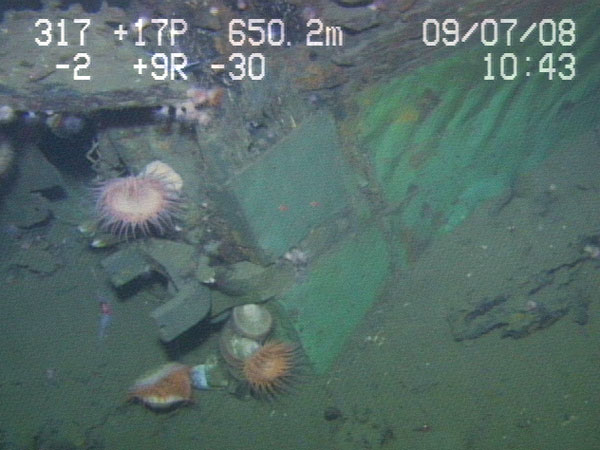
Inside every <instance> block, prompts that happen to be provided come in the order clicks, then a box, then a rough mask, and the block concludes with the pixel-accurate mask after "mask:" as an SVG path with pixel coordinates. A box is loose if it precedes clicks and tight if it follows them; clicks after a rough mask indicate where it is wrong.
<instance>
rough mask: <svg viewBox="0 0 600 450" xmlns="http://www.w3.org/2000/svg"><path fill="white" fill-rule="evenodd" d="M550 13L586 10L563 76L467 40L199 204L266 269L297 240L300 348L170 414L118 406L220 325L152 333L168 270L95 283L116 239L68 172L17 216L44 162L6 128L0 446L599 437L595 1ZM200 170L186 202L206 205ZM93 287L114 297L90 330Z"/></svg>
mask: <svg viewBox="0 0 600 450" xmlns="http://www.w3.org/2000/svg"><path fill="white" fill-rule="evenodd" d="M591 4H592V3H590V5H591ZM571 14H572V16H571ZM561 17H575V19H576V21H577V23H578V39H579V41H578V45H577V46H576V47H575V48H574V52H575V53H576V55H577V57H578V61H579V63H578V75H577V78H576V79H575V80H574V81H571V82H567V81H559V80H553V81H549V80H547V79H544V77H543V76H542V75H541V74H538V75H537V76H534V77H531V78H523V79H521V80H517V81H497V82H493V83H488V82H484V81H482V80H481V76H482V64H481V61H482V58H483V55H484V53H485V52H484V51H481V49H480V48H478V49H477V50H475V51H464V52H462V53H461V52H457V54H455V55H452V56H447V57H444V58H439V59H438V60H435V61H432V62H431V63H430V64H428V65H427V66H425V67H421V68H419V69H416V70H414V71H412V72H410V73H408V74H403V75H401V76H395V77H393V79H390V80H386V81H382V82H379V83H377V84H373V85H368V86H365V89H364V90H362V91H361V92H356V93H355V94H356V95H355V96H354V97H353V98H352V102H355V103H352V104H355V105H356V109H353V110H351V109H350V108H347V109H345V110H342V107H338V109H335V108H331V109H332V111H329V108H328V107H327V108H324V109H325V110H326V111H325V112H323V111H321V112H319V113H318V114H314V115H312V116H310V118H309V119H307V120H306V121H305V122H304V127H305V128H303V124H302V123H300V124H298V126H297V127H296V126H295V127H294V131H292V132H291V133H290V135H291V136H292V137H291V138H290V137H289V136H290V135H288V140H285V139H284V140H283V141H282V142H279V143H278V144H277V145H275V146H273V147H272V148H271V150H270V151H271V153H266V156H263V157H262V158H257V160H256V162H255V163H254V164H255V165H253V166H252V167H251V168H246V170H244V171H240V174H239V176H238V177H237V178H236V179H235V180H234V181H232V182H230V183H229V184H228V186H226V187H227V188H230V189H231V192H228V193H227V195H223V196H222V197H220V198H221V203H220V204H218V207H215V208H214V210H212V209H211V214H212V213H214V214H215V215H217V213H219V214H221V216H222V217H224V218H226V219H227V220H228V221H230V223H233V224H234V226H232V229H233V231H231V232H230V233H229V234H228V235H227V236H228V238H229V239H230V241H228V242H227V243H228V244H231V248H233V247H235V245H238V246H239V247H240V248H241V249H242V250H243V251H247V253H245V255H248V256H247V257H248V259H253V260H255V261H256V260H260V261H261V263H264V264H267V263H269V264H273V263H276V264H288V265H289V264H291V263H290V262H289V261H288V262H285V261H283V260H285V258H286V256H285V253H284V252H285V251H286V250H289V249H290V247H294V246H295V245H298V246H300V247H301V248H302V249H303V250H306V253H307V258H308V261H301V262H300V263H296V264H295V266H294V267H293V270H294V275H295V278H294V283H293V285H292V286H287V281H286V283H282V284H286V289H285V290H282V292H278V293H277V295H276V296H275V298H274V299H270V300H269V301H272V302H277V303H278V305H281V306H282V308H278V310H280V311H284V312H285V313H286V314H287V316H286V317H285V318H284V317H280V318H279V319H280V320H281V322H282V323H283V322H284V321H285V323H286V326H289V327H290V329H292V331H293V332H290V335H294V336H296V337H297V339H298V340H299V343H300V344H301V345H302V347H303V352H304V353H305V356H306V358H307V364H306V367H304V369H303V372H302V373H301V377H300V378H301V380H300V382H299V383H298V384H297V385H295V386H294V389H292V392H291V393H290V394H288V395H281V396H278V397H277V398H276V399H275V400H273V401H264V400H257V399H255V398H248V397H244V396H243V395H241V396H240V395H234V394H235V393H233V392H228V390H226V389H224V390H219V389H214V390H209V391H196V392H195V393H194V402H193V403H192V404H190V405H186V406H183V407H181V408H179V409H176V410H174V411H171V412H167V413H156V412H154V411H150V410H148V409H147V408H144V407H143V406H141V405H139V404H132V403H129V402H127V391H128V388H129V386H131V385H132V383H133V382H134V380H135V379H136V378H137V377H138V376H139V375H140V374H142V373H143V372H145V371H147V370H148V369H151V368H153V367H158V366H160V365H161V364H163V363H164V362H166V361H170V360H175V361H179V362H181V363H184V364H189V365H194V364H198V363H199V362H202V361H204V360H205V359H206V358H207V357H209V356H212V355H217V354H218V353H219V343H218V339H219V326H218V325H214V326H211V327H208V326H207V327H206V328H205V329H204V330H194V331H193V332H192V333H191V335H188V336H186V337H185V339H182V340H181V341H176V342H175V343H173V344H170V345H165V344H163V343H161V342H160V341H159V339H158V333H157V329H156V324H155V323H154V321H153V320H152V319H151V316H150V313H151V312H152V311H153V310H154V309H155V308H156V307H157V306H159V305H161V304H163V303H164V302H165V301H166V300H167V299H168V298H169V296H170V295H171V294H172V293H171V292H169V291H168V289H167V288H166V283H165V282H164V280H162V282H157V283H154V282H152V283H151V281H153V280H149V279H146V280H145V283H142V287H143V288H142V289H139V290H137V291H133V292H129V293H128V295H126V296H123V297H117V295H116V294H115V292H113V291H112V290H110V289H108V290H107V284H106V280H105V279H104V277H105V274H104V273H103V270H102V267H101V265H100V262H101V260H102V259H103V258H105V257H106V256H107V255H109V254H111V253H112V252H113V251H114V250H115V248H114V247H111V248H106V249H91V248H90V246H89V240H87V239H86V238H85V237H83V236H82V235H81V234H80V233H79V232H78V231H77V225H78V224H80V223H82V222H83V221H84V220H85V219H88V218H90V217H91V216H92V214H93V212H92V210H93V207H91V206H90V194H89V192H88V185H89V184H90V183H89V182H90V181H91V180H85V182H82V180H81V179H74V178H73V177H71V176H67V175H66V174H63V175H64V178H63V179H62V183H63V184H64V185H63V187H64V188H65V190H66V191H67V192H68V194H69V195H68V196H67V197H66V198H62V199H58V200H53V201H51V202H50V204H49V208H50V209H51V210H52V216H51V218H50V219H48V222H46V221H44V222H43V223H41V224H36V226H33V227H31V228H28V229H25V230H19V229H15V223H19V221H20V220H25V218H24V216H29V215H34V214H37V213H39V210H37V209H36V208H31V207H30V206H31V205H30V204H28V205H25V203H24V202H25V201H32V200H31V197H27V195H30V192H29V191H28V186H30V185H31V184H30V183H31V179H34V178H36V176H39V178H42V176H41V175H39V174H38V173H36V171H35V170H32V169H31V167H32V166H31V164H30V160H29V157H30V156H31V155H33V154H34V152H35V151H36V149H35V146H32V145H31V143H30V141H27V140H26V139H22V140H20V138H22V135H20V134H19V133H18V132H15V131H14V130H8V129H7V130H5V129H1V130H0V131H1V132H2V133H4V132H5V131H6V133H15V136H17V138H18V139H16V142H17V143H18V144H19V145H20V146H17V147H16V148H18V151H17V152H16V153H17V157H16V160H15V166H16V167H17V168H18V170H17V171H16V172H15V173H14V174H13V177H12V178H6V179H4V183H5V185H3V189H4V191H3V193H2V200H1V203H0V213H1V214H0V227H1V229H2V235H1V239H0V253H1V255H0V282H1V286H2V294H1V295H0V302H1V303H2V309H1V310H0V311H1V313H0V336H1V337H2V339H1V340H0V364H1V368H0V449H11V450H14V449H19V450H21V449H111V450H133V449H173V450H176V449H185V450H188V449H195V448H198V449H200V448H203V449H228V450H235V449H240V450H241V449H245V450H248V449H257V450H265V449H276V448H286V449H348V450H353V449H357V450H358V449H376V448H382V449H415V450H429V449H431V450H434V449H435V450H440V449H442V450H470V449H473V450H479V449H486V450H496V449H498V450H500V449H502V450H505V449H514V450H531V449H543V450H559V449H560V450H564V449H569V450H592V449H595V448H600V431H599V429H598V426H597V424H598V422H599V420H600V408H599V407H598V398H599V395H600V376H599V371H598V348H599V346H600V325H599V323H600V321H599V320H598V318H599V317H600V303H599V297H598V286H599V283H600V260H599V259H598V255H597V254H595V253H594V251H595V250H597V249H598V246H600V221H599V218H598V211H599V210H600V195H599V192H600V179H599V178H598V173H600V159H599V158H598V152H599V150H600V113H599V112H598V111H599V110H598V108H597V107H596V105H598V103H599V102H600V86H599V83H598V80H599V79H600V77H599V74H600V62H599V60H598V58H597V55H598V54H599V53H598V52H599V51H600V38H599V36H598V33H597V32H596V31H595V30H596V24H597V23H598V20H599V19H600V13H599V12H598V8H596V7H590V8H589V10H586V9H585V8H583V7H580V8H579V9H577V8H576V9H575V10H573V11H566V12H565V11H563V13H562V15H561ZM528 50H532V52H533V53H532V55H536V56H537V57H540V55H541V54H542V53H543V49H541V48H540V47H539V46H537V47H536V46H535V45H533V44H530V43H528V45H525V46H522V47H519V51H522V52H527V51H528ZM555 51H558V50H556V49H555ZM457 73H458V74H460V75H458V76H457V75H456V74H457ZM345 104H347V103H345ZM334 117H335V121H334ZM306 123H308V124H309V127H307V125H306ZM306 130H309V131H306ZM153 132H154V131H153ZM207 133H208V132H207ZM303 133H304V134H303ZM133 134H134V133H132V135H133ZM190 135H191V133H190V131H189V130H184V132H182V133H181V134H178V135H177V136H176V137H175V138H173V141H177V142H176V144H173V148H174V150H173V149H172V148H170V147H168V146H165V155H166V156H167V155H168V157H171V158H175V161H176V162H177V164H179V166H180V167H182V171H181V172H182V173H184V174H185V176H184V180H185V183H188V181H187V177H188V176H189V177H192V176H195V174H196V172H195V170H196V168H197V167H196V166H194V165H192V164H190V163H189V161H190V160H191V159H193V158H196V159H202V158H201V157H200V156H199V155H196V154H194V153H193V152H191V151H189V148H188V146H187V143H186V142H187V141H186V139H191V138H189V136H190ZM152 136H154V135H152ZM158 136H159V137H160V138H164V139H165V141H168V139H169V138H165V137H164V136H166V134H164V133H163V134H160V133H158ZM129 139H131V142H135V141H134V140H133V137H131V136H129ZM211 139H215V136H211ZM157 140H158V138H157ZM126 141H127V139H126V138H123V142H126ZM25 142H28V143H27V144H25ZM182 142H183V143H182ZM320 142H321V143H322V142H326V144H327V145H326V146H325V147H326V148H319V143H320ZM132 146H133V147H135V144H132ZM167 149H168V151H167ZM326 150H331V151H332V152H334V153H332V154H327V155H324V156H322V157H321V156H320V155H319V152H320V151H326ZM136 151H137V150H136ZM169 152H170V153H169ZM136 154H137V153H136ZM196 159H194V161H195V160H196ZM223 160H225V158H223ZM28 161H29V162H28ZM342 161H343V163H342ZM319 162H322V164H321V165H319ZM177 164H174V165H175V166H177ZM261 164H262V165H261ZM317 165H318V168H317ZM183 168H186V169H183ZM311 168H314V169H312V170H311ZM317 169H318V170H317ZM231 170H232V172H234V170H233V169H231ZM329 172H331V173H329ZM333 172H335V173H333ZM48 176H49V175H48ZM203 176H206V177H207V178H209V175H207V174H206V173H204V174H203ZM219 176H221V175H219ZM27 177H29V178H30V179H29V180H27V179H26V178H27ZM197 178H198V179H202V177H200V176H198V177H197ZM198 179H195V180H193V181H191V182H190V183H188V184H186V185H185V186H189V185H190V184H191V185H192V186H194V190H190V192H189V194H188V195H189V196H190V198H189V199H188V200H193V201H194V202H196V203H197V204H196V203H194V207H192V208H190V210H191V211H189V213H190V215H193V214H195V213H197V214H198V215H201V213H198V211H202V209H203V208H204V209H210V208H211V205H209V206H202V207H200V206H198V205H200V203H201V202H202V201H205V199H206V197H205V196H204V192H202V195H200V194H198V193H197V192H196V190H198V191H199V190H200V188H198V185H201V184H202V181H198ZM196 188H197V189H196ZM211 188H212V189H216V188H215V187H214V186H212V187H211ZM218 188H219V189H221V188H222V186H219V187H218ZM207 191H209V189H207ZM263 191H264V193H265V195H264V196H263V197H261V195H260V194H261V192H263ZM25 198H27V199H29V200H24V199H25ZM211 201H212V199H211ZM228 202H230V203H228ZM26 206H27V207H26ZM194 208H196V209H194ZM219 208H220V209H221V211H220V212H219ZM224 208H225V209H226V208H229V210H227V211H223V209H224ZM33 210H35V211H33ZM30 220H33V219H30ZM187 220H189V221H193V220H194V217H192V218H191V219H190V218H189V217H187ZM206 220H207V221H210V218H207V219H206ZM209 223H210V226H214V225H215V224H218V223H219V222H218V221H215V222H209ZM207 228H209V227H207ZM203 232H204V233H205V234H204V235H203V236H200V237H199V238H195V237H193V236H188V235H186V242H192V243H193V244H190V245H194V248H195V249H197V251H198V254H204V253H207V254H208V253H210V251H211V250H210V248H212V247H214V246H218V245H217V244H215V242H214V241H212V240H211V238H210V236H211V234H210V233H211V231H210V230H208V229H203ZM206 236H209V237H206ZM221 237H222V236H221ZM194 239H197V240H196V241H194ZM223 239H225V238H223ZM249 242H251V243H252V244H253V245H256V246H258V247H260V248H258V249H257V250H256V251H252V250H248V249H247V248H246V247H244V245H246V244H248V243H249ZM130 244H131V243H130V242H125V243H121V244H120V245H122V246H127V245H130ZM234 244H235V245H234ZM224 247H226V246H224ZM227 249H230V247H227ZM237 250H238V251H239V249H237ZM231 253H233V250H232V251H231ZM231 253H227V252H226V251H223V252H222V253H219V258H216V257H214V255H211V257H212V258H213V262H214V263H215V264H214V265H215V266H219V265H221V266H222V267H226V266H227V264H228V263H229V261H227V260H226V257H227V256H229V255H230V254H231ZM256 255H259V256H260V257H257V256H256ZM217 260H218V263H217V262H216V261H217ZM265 261H266V262H265ZM175 265H176V264H175ZM290 267H291V266H290ZM191 273H195V272H193V271H192V272H191ZM190 276H193V275H190V273H188V272H184V278H185V277H190ZM211 288H212V289H218V287H215V286H211ZM99 290H100V294H101V295H107V296H109V297H110V298H111V299H112V306H113V313H112V323H111V326H110V328H109V329H108V333H107V335H106V336H105V337H103V338H99V336H98V327H99V324H100V319H101V310H100V305H99V301H98V293H99ZM497 298H502V299H503V300H502V301H503V303H501V304H500V306H490V305H491V303H490V301H491V300H493V299H497ZM457 317H458V319H456V318H457ZM479 321H481V322H485V321H488V322H486V323H487V324H488V326H487V328H485V327H482V328H478V324H479V323H480V322H479ZM460 326H464V327H465V328H466V329H467V331H469V332H472V333H474V334H476V336H472V337H474V338H473V339H463V337H464V335H460V337H457V336H459V333H457V327H460ZM484 328H485V329H484ZM508 331H510V332H508ZM517 335H518V336H517ZM513 337H519V338H518V339H517V338H513ZM221 363H222V364H223V361H221Z"/></svg>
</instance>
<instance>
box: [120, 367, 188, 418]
mask: <svg viewBox="0 0 600 450" xmlns="http://www.w3.org/2000/svg"><path fill="white" fill-rule="evenodd" d="M129 399H130V400H137V401H139V402H141V403H143V404H144V405H146V406H147V407H148V408H150V409H153V410H167V409H171V408H174V407H176V406H179V405H182V404H185V403H189V402H190V401H191V400H192V380H191V375H190V368H189V367H188V366H185V365H183V364H179V363H168V364H164V365H162V366H160V367H159V368H158V369H155V370H153V371H151V372H148V373H147V374H145V375H143V376H142V377H140V378H138V379H137V380H136V382H135V383H134V385H133V386H132V387H131V389H130V390H129Z"/></svg>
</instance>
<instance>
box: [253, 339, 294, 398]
mask: <svg viewBox="0 0 600 450" xmlns="http://www.w3.org/2000/svg"><path fill="white" fill-rule="evenodd" d="M297 368H298V347H297V346H296V345H293V344H289V343H285V342H267V343H266V344H265V345H263V346H261V347H260V348H259V349H258V350H256V351H255V352H254V353H253V354H252V355H251V356H249V357H248V358H247V359H245V360H244V362H243V363H242V375H243V377H244V380H245V381H246V382H247V383H248V385H249V387H250V389H251V391H252V392H253V393H254V394H256V395H258V396H260V397H263V396H264V397H273V396H275V395H278V394H280V393H283V392H287V391H288V390H289V388H290V386H291V384H292V382H293V381H294V378H295V375H296V373H297Z"/></svg>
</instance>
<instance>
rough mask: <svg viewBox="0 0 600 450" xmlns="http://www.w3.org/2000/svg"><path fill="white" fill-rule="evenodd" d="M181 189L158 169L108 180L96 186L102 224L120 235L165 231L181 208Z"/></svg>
mask: <svg viewBox="0 0 600 450" xmlns="http://www.w3.org/2000/svg"><path fill="white" fill-rule="evenodd" d="M178 188H179V189H178ZM180 189H181V187H180V185H177V184H174V183H173V179H172V177H171V178H169V177H165V176H162V174H160V173H158V172H157V171H149V172H142V173H141V174H139V175H137V176H128V177H122V178H113V179H111V180H108V181H106V182H104V183H102V184H101V185H100V186H99V187H98V188H97V189H96V210H97V214H98V216H99V217H100V225H101V227H102V228H103V229H105V230H108V231H110V232H111V233H113V234H116V235H118V236H123V235H124V236H125V237H128V236H129V235H131V236H133V237H135V235H136V233H137V232H141V233H142V234H144V235H148V234H151V232H152V231H156V232H158V233H159V234H163V233H164V231H165V230H166V229H168V228H171V227H172V225H173V218H174V217H175V216H176V215H177V212H178V211H179V209H180V198H181V197H180Z"/></svg>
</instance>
